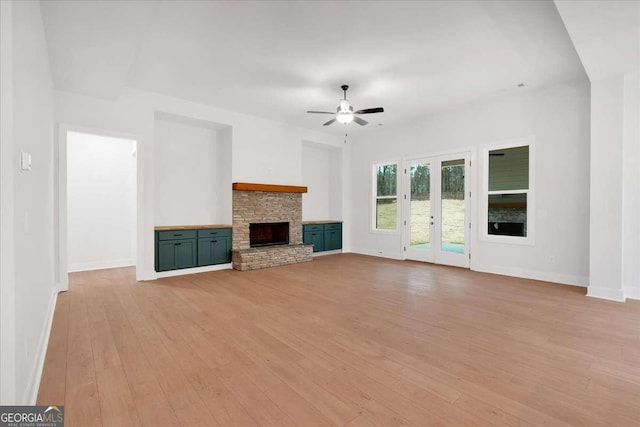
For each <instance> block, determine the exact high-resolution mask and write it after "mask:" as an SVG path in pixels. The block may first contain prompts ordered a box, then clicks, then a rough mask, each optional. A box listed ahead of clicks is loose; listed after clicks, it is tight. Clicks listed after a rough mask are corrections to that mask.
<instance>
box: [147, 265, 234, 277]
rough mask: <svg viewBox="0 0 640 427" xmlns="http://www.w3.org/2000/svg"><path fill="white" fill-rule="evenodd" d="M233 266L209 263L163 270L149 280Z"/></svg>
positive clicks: (227, 268) (225, 268)
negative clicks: (201, 265)
mask: <svg viewBox="0 0 640 427" xmlns="http://www.w3.org/2000/svg"><path fill="white" fill-rule="evenodd" d="M231 268H233V264H231V263H227V264H218V265H208V266H206V267H194V268H182V269H180V270H170V271H162V272H159V273H156V274H155V277H154V278H152V279H149V280H154V279H162V278H164V277H174V276H186V275H187V274H196V273H206V272H209V271H218V270H229V269H231Z"/></svg>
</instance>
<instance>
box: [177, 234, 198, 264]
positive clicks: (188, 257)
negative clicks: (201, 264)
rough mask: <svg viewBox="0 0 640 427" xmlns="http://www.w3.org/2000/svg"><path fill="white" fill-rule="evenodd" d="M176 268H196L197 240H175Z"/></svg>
mask: <svg viewBox="0 0 640 427" xmlns="http://www.w3.org/2000/svg"><path fill="white" fill-rule="evenodd" d="M173 245H174V248H175V254H176V264H177V267H176V268H189V267H195V266H196V239H184V240H174V241H173Z"/></svg>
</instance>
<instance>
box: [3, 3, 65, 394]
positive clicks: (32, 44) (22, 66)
mask: <svg viewBox="0 0 640 427" xmlns="http://www.w3.org/2000/svg"><path fill="white" fill-rule="evenodd" d="M6 3H7V2H2V18H1V19H2V39H3V40H2V56H1V60H2V72H3V76H2V94H1V95H2V107H3V110H4V111H3V114H2V124H1V125H2V129H3V132H2V137H3V139H2V170H3V171H2V181H1V188H2V199H1V203H2V213H3V217H4V218H3V222H2V237H1V238H2V252H3V254H2V265H1V266H0V268H1V269H2V272H3V275H2V282H3V283H2V288H3V292H2V311H3V313H2V356H3V362H2V396H1V397H2V404H5V405H7V404H16V403H18V404H33V403H34V400H35V393H36V392H37V387H38V382H39V376H40V373H41V368H42V363H43V362H44V352H45V350H46V343H47V338H48V331H49V326H50V322H51V316H52V314H53V307H54V305H55V300H56V299H55V296H56V292H55V282H54V233H53V230H54V228H53V128H54V126H53V91H52V81H51V74H50V69H49V61H48V53H47V45H46V41H45V34H44V28H43V24H42V17H41V13H40V3H39V2H13V3H11V4H6ZM7 41H9V42H12V43H11V46H9V47H8V46H7V45H6V43H7ZM6 67H11V70H7V68H6ZM7 72H9V73H10V74H7ZM7 84H8V86H6V85H7ZM7 90H8V91H10V92H11V93H7ZM6 120H8V121H9V122H7V121H6ZM21 150H22V151H25V152H28V153H30V154H31V155H32V161H33V163H32V170H31V171H28V172H26V171H25V172H22V171H19V170H18V158H19V154H20V151H21ZM8 187H11V188H8ZM7 208H8V209H11V211H12V212H11V214H10V216H9V217H6V216H5V215H6V214H7V213H8V210H7ZM5 227H10V229H8V228H5ZM8 263H10V264H11V265H8ZM7 291H8V292H7ZM5 297H9V298H15V299H14V300H13V301H11V299H7V300H6V301H5ZM5 302H6V303H8V304H12V305H13V308H10V310H9V312H8V313H5V308H7V307H6V306H5ZM6 314H9V315H10V316H6ZM13 314H15V315H13ZM5 316H6V317H5ZM7 338H12V340H11V341H12V342H9V341H7ZM8 352H12V353H13V354H11V355H8ZM5 356H8V359H5V358H4V357H5Z"/></svg>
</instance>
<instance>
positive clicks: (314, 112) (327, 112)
mask: <svg viewBox="0 0 640 427" xmlns="http://www.w3.org/2000/svg"><path fill="white" fill-rule="evenodd" d="M307 113H313V114H335V113H330V112H329V111H307Z"/></svg>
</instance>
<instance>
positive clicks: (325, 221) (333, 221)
mask: <svg viewBox="0 0 640 427" xmlns="http://www.w3.org/2000/svg"><path fill="white" fill-rule="evenodd" d="M336 223H338V224H342V221H336V220H322V221H302V225H310V224H336Z"/></svg>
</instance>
